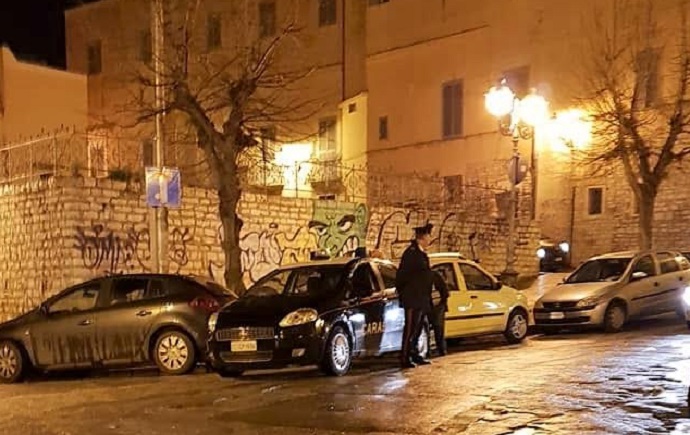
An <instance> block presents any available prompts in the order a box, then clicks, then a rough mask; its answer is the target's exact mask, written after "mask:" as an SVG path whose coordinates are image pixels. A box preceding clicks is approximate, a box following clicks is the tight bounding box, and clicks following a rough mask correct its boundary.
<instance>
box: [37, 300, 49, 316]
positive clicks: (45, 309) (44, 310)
mask: <svg viewBox="0 0 690 435" xmlns="http://www.w3.org/2000/svg"><path fill="white" fill-rule="evenodd" d="M38 311H39V312H40V313H41V314H42V315H44V316H47V315H48V314H50V310H49V309H48V305H46V304H43V303H42V304H41V305H39V306H38Z"/></svg>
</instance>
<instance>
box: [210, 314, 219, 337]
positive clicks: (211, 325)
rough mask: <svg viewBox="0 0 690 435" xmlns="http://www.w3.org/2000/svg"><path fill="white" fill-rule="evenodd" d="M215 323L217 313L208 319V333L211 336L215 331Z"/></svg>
mask: <svg viewBox="0 0 690 435" xmlns="http://www.w3.org/2000/svg"><path fill="white" fill-rule="evenodd" d="M216 323H218V312H215V313H213V314H211V316H210V317H209V318H208V332H210V333H211V334H213V332H215V330H216Z"/></svg>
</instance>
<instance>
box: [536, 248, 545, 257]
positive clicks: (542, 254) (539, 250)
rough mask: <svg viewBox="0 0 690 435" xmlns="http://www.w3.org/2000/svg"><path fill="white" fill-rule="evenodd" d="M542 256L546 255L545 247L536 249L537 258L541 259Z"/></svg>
mask: <svg viewBox="0 0 690 435" xmlns="http://www.w3.org/2000/svg"><path fill="white" fill-rule="evenodd" d="M544 257H546V249H544V248H539V249H537V258H539V259H540V260H541V259H542V258H544Z"/></svg>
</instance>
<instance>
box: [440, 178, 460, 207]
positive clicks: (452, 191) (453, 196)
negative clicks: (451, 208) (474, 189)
mask: <svg viewBox="0 0 690 435" xmlns="http://www.w3.org/2000/svg"><path fill="white" fill-rule="evenodd" d="M443 186H444V188H445V189H444V190H445V194H446V196H445V199H446V202H447V203H449V204H459V203H461V202H462V201H463V195H464V193H465V189H464V187H465V186H464V180H463V177H462V175H449V176H445V177H443Z"/></svg>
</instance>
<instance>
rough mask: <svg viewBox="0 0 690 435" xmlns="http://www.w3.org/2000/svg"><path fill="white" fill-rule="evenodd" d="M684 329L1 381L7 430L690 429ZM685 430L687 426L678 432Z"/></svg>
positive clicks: (2, 421)
mask: <svg viewBox="0 0 690 435" xmlns="http://www.w3.org/2000/svg"><path fill="white" fill-rule="evenodd" d="M689 369H690V334H688V332H687V331H686V327H685V325H684V324H682V323H679V322H678V321H677V320H675V319H673V318H666V319H656V320H649V321H645V322H643V323H640V324H637V325H631V326H630V328H629V329H628V331H627V332H624V333H621V334H616V335H604V334H598V333H587V334H569V335H564V336H558V337H548V338H546V337H539V336H537V337H531V338H530V339H529V340H527V341H526V342H525V343H524V344H522V345H517V346H508V345H505V344H504V343H503V342H502V340H501V339H500V338H496V339H483V340H465V341H463V342H461V343H458V344H456V345H455V346H454V347H453V352H452V353H451V354H450V355H449V356H447V357H445V358H443V359H437V360H435V363H434V364H433V365H431V366H427V367H421V368H417V369H414V370H410V371H404V372H403V371H400V370H398V368H397V366H396V363H395V360H394V359H393V358H389V359H378V360H375V361H369V362H366V363H364V362H360V363H358V364H357V366H356V367H355V369H354V372H353V373H352V374H350V375H348V376H345V377H342V378H329V377H325V376H322V375H320V374H319V373H318V372H317V371H315V370H313V369H309V368H306V369H296V370H289V371H280V372H264V373H255V374H252V373H250V374H248V375H246V376H244V377H243V378H241V379H238V380H227V379H220V378H219V377H217V376H215V375H213V374H206V373H205V372H199V373H197V374H195V375H191V376H185V377H180V378H169V377H159V376H157V375H155V374H152V373H150V372H143V373H131V372H126V373H118V374H110V375H102V374H101V375H95V376H91V377H88V378H76V379H75V378H71V379H54V378H51V379H39V380H33V381H31V382H29V383H25V384H21V385H10V386H0V397H2V400H0V433H3V434H46V435H47V434H269V435H270V434H281V435H289V434H360V433H380V434H384V433H385V434H455V433H463V434H518V435H531V434H542V433H544V434H546V433H559V434H560V433H562V434H589V433H591V434H627V433H630V434H645V433H690V420H686V418H687V417H688V416H687V413H688V411H687V408H686V401H687V388H688V381H690V370H689ZM684 430H685V432H684Z"/></svg>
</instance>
